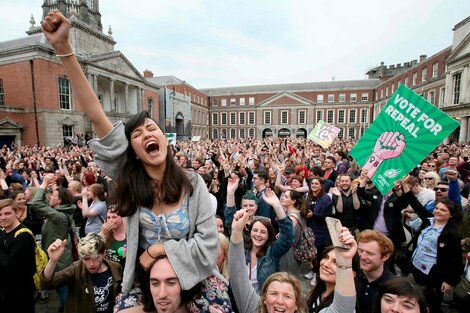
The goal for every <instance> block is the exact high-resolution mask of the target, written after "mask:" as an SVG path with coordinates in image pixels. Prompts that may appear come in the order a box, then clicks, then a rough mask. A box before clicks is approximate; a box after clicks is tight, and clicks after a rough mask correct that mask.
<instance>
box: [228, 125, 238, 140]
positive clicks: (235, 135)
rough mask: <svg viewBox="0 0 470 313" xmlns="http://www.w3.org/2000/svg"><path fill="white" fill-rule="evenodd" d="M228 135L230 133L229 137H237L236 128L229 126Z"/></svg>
mask: <svg viewBox="0 0 470 313" xmlns="http://www.w3.org/2000/svg"><path fill="white" fill-rule="evenodd" d="M229 135H230V139H236V138H237V130H236V129H235V128H230V129H229Z"/></svg>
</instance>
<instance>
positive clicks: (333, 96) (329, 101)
mask: <svg viewBox="0 0 470 313" xmlns="http://www.w3.org/2000/svg"><path fill="white" fill-rule="evenodd" d="M333 102H335V95H334V94H329V95H328V103H333Z"/></svg>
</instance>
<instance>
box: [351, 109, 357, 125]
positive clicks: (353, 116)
mask: <svg viewBox="0 0 470 313" xmlns="http://www.w3.org/2000/svg"><path fill="white" fill-rule="evenodd" d="M349 123H356V110H349Z"/></svg>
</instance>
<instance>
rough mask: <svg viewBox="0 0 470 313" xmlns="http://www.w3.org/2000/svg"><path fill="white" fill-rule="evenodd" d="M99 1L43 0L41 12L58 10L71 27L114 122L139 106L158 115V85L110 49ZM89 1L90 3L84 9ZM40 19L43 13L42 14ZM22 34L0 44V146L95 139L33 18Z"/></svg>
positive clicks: (111, 41) (74, 42) (81, 57)
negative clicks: (20, 36)
mask: <svg viewBox="0 0 470 313" xmlns="http://www.w3.org/2000/svg"><path fill="white" fill-rule="evenodd" d="M98 4H99V1H81V2H80V4H77V1H65V0H57V1H50V0H45V1H44V4H43V12H44V15H45V14H47V13H48V12H49V10H51V9H59V10H60V11H61V12H62V13H63V14H64V15H66V16H67V17H68V18H69V19H70V21H71V25H72V29H71V33H70V41H71V44H72V47H73V49H74V51H75V54H76V55H77V58H78V60H79V62H80V64H81V66H82V68H83V70H84V72H85V75H86V76H87V78H88V81H89V82H90V84H91V86H92V87H93V89H94V91H95V93H96V94H97V95H98V97H99V99H100V102H101V104H102V105H103V108H104V110H105V112H106V114H107V115H108V116H109V118H110V119H111V120H112V121H113V122H115V121H118V120H124V121H125V120H126V119H127V118H129V116H130V115H131V114H134V113H137V112H139V111H141V110H144V109H145V110H147V109H148V110H149V111H151V112H153V117H154V118H155V119H158V118H159V116H158V110H155V109H154V108H155V107H158V91H159V90H158V86H156V85H154V84H152V83H150V82H148V81H147V80H146V79H145V78H144V77H143V76H142V75H141V74H140V73H139V71H138V70H137V69H136V68H135V67H134V66H133V65H132V63H131V62H130V61H129V60H128V59H127V58H126V57H125V56H124V55H123V54H122V53H121V52H120V51H115V50H114V45H115V43H116V42H115V41H114V39H113V37H112V31H111V30H109V31H108V34H104V33H103V32H102V31H101V30H102V27H101V21H100V17H101V15H100V13H99V6H98ZM88 5H89V6H90V7H88ZM42 18H44V16H43V17H42ZM27 34H28V35H29V36H28V37H26V38H19V39H14V40H10V41H5V42H1V43H0V94H1V96H0V145H3V144H11V143H12V142H15V143H16V144H23V145H25V144H28V145H34V144H39V145H46V146H51V145H57V144H64V142H65V140H66V138H70V137H74V136H76V135H77V134H83V135H84V137H85V136H86V137H87V138H91V137H93V129H92V126H91V123H90V121H89V120H88V118H86V116H85V114H84V112H83V109H82V107H81V105H80V103H79V102H78V101H77V99H76V97H75V95H74V91H73V90H72V89H71V87H70V82H69V79H68V78H67V76H66V75H65V71H64V68H63V66H62V65H61V63H60V60H59V58H57V57H56V56H55V54H54V51H53V49H52V47H51V46H50V45H49V44H48V43H47V40H46V39H45V37H44V35H43V34H42V33H41V30H40V27H37V26H35V21H34V19H33V18H32V20H31V28H30V29H29V31H28V32H27Z"/></svg>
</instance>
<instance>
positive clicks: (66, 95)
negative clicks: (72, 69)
mask: <svg viewBox="0 0 470 313" xmlns="http://www.w3.org/2000/svg"><path fill="white" fill-rule="evenodd" d="M64 84H65V85H64ZM57 91H58V96H59V108H60V109H61V110H64V111H71V110H72V90H71V88H70V80H69V79H68V78H66V77H58V79H57Z"/></svg>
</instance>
